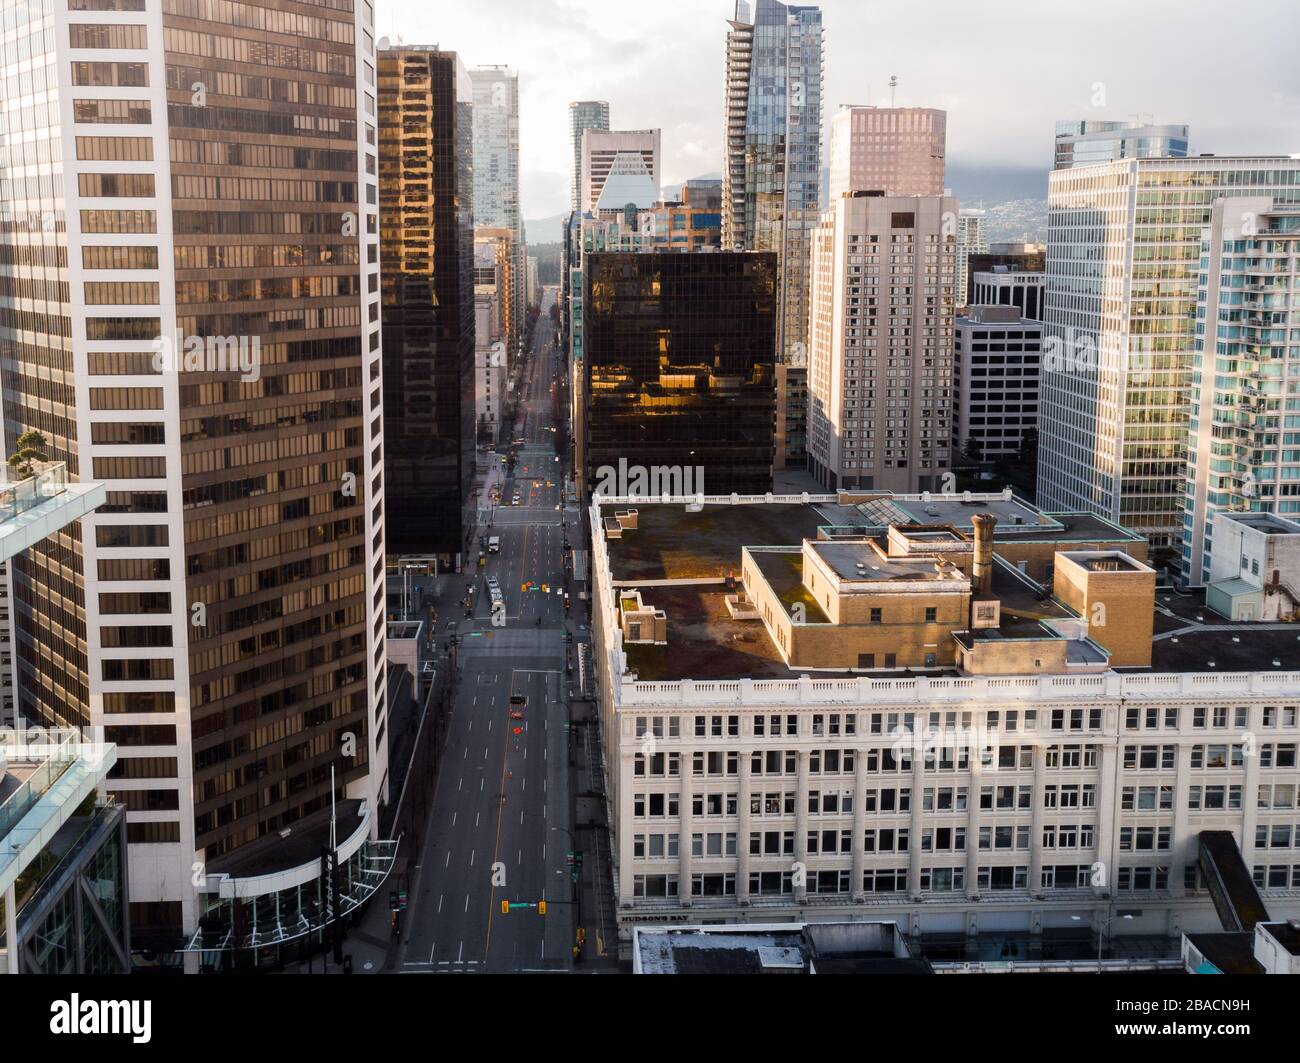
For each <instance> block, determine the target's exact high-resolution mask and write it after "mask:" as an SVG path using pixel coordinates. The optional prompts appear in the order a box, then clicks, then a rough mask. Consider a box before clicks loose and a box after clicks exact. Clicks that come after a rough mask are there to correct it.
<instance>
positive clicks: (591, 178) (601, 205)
mask: <svg viewBox="0 0 1300 1063" xmlns="http://www.w3.org/2000/svg"><path fill="white" fill-rule="evenodd" d="M661 138H662V134H661V132H660V130H658V129H625V130H612V131H611V130H608V129H596V128H591V127H588V128H586V129H584V130H583V132H582V169H581V176H580V178H579V186H580V188H581V192H582V202H581V204H580V212H581V213H583V214H598V213H606V214H612V213H621V212H622V211H623V209H624V208H625V207H626V206H627V205H628V204H629V203H635V204H636V205H637V207H639V208H642V209H644V208H647V207H651V206H653V205H654V203H655V202H656V201H657V200H658V199H659V182H660V181H661V180H662V176H661V175H662V170H661V169H660V165H661V162H660V151H661V145H660V141H661Z"/></svg>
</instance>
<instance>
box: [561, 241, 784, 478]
mask: <svg viewBox="0 0 1300 1063" xmlns="http://www.w3.org/2000/svg"><path fill="white" fill-rule="evenodd" d="M583 273H584V299H583V305H582V312H583V349H584V355H585V358H584V367H585V387H584V388H583V393H584V394H585V395H586V401H587V406H586V410H585V416H584V417H583V418H582V432H583V434H584V440H583V442H582V447H581V452H582V453H583V455H584V457H585V473H586V475H585V481H584V482H585V485H586V487H587V489H588V490H591V489H597V488H599V487H600V486H601V484H602V482H605V483H607V484H608V483H609V478H610V475H611V473H617V471H618V470H619V468H620V460H621V461H622V462H623V468H633V467H639V468H643V469H647V470H649V469H652V468H658V469H681V470H686V469H692V470H699V473H700V475H699V476H698V477H696V478H695V479H693V480H692V481H691V483H692V489H691V490H689V491H679V490H674V491H672V492H671V493H675V494H695V493H699V492H700V491H702V492H703V493H704V494H729V493H731V492H733V491H735V492H738V493H740V494H756V493H758V494H761V493H763V492H765V491H769V490H771V487H772V478H771V465H772V448H773V435H772V433H773V412H774V411H773V398H774V395H775V391H774V388H773V376H772V375H773V361H774V354H775V351H774V341H775V335H776V314H777V305H776V296H777V279H776V256H775V255H774V254H771V253H744V252H740V253H727V252H724V253H720V254H680V253H674V252H656V251H641V252H636V251H633V252H598V253H592V254H588V255H586V256H585V258H584V262H583ZM624 480H626V477H624ZM634 486H635V485H634ZM606 493H626V492H623V491H617V492H608V491H607V492H606ZM652 493H658V492H657V491H656V492H652Z"/></svg>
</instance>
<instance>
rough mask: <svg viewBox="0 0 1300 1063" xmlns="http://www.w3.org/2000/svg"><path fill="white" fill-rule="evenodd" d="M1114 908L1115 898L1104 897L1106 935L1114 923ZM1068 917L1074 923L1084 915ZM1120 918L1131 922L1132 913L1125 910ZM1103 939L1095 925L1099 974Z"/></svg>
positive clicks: (1100, 931)
mask: <svg viewBox="0 0 1300 1063" xmlns="http://www.w3.org/2000/svg"><path fill="white" fill-rule="evenodd" d="M1114 910H1115V898H1114V897H1108V898H1107V899H1106V930H1105V932H1106V934H1107V935H1109V934H1110V930H1111V927H1112V925H1113V923H1114V918H1113V916H1114ZM1070 918H1071V919H1073V920H1074V921H1075V922H1076V923H1078V922H1081V921H1082V920H1083V919H1085V918H1086V916H1082V915H1072V916H1070ZM1120 918H1121V919H1128V920H1129V921H1130V922H1131V921H1132V919H1133V914H1132V913H1131V912H1125V913H1124V914H1123V915H1121V916H1120ZM1105 941H1106V938H1105V937H1103V936H1102V928H1101V927H1100V926H1098V927H1097V973H1098V974H1101V950H1102V946H1103V945H1104V944H1105Z"/></svg>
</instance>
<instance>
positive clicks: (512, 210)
mask: <svg viewBox="0 0 1300 1063" xmlns="http://www.w3.org/2000/svg"><path fill="white" fill-rule="evenodd" d="M470 79H471V81H472V82H473V86H474V227H475V228H500V229H509V230H510V231H511V232H512V233H514V239H515V246H514V250H513V259H514V262H513V271H514V275H515V276H516V277H518V278H519V279H520V283H519V284H516V285H515V286H514V287H513V288H512V290H511V299H512V301H513V304H512V307H511V317H512V318H513V319H514V320H516V321H522V320H523V319H524V302H525V293H524V284H523V278H524V277H525V276H526V275H527V270H528V251H527V247H526V236H525V233H524V220H523V206H522V200H521V199H520V186H519V75H518V74H517V73H515V71H513V70H511V69H510V68H509V67H506V66H483V67H475V68H474V69H472V70H471V71H470ZM511 341H512V342H515V343H516V344H519V343H522V342H523V333H522V331H521V332H519V333H518V334H517V335H512V336H511ZM516 353H518V349H517V347H516V349H515V350H512V351H511V352H510V355H511V357H513V356H514V355H515V354H516Z"/></svg>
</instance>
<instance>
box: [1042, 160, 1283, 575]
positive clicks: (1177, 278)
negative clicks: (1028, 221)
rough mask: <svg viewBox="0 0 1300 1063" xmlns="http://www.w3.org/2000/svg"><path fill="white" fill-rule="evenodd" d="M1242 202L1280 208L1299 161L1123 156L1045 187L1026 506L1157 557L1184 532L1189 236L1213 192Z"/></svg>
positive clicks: (1197, 263)
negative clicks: (1089, 524) (1125, 536)
mask: <svg viewBox="0 0 1300 1063" xmlns="http://www.w3.org/2000/svg"><path fill="white" fill-rule="evenodd" d="M1247 196H1250V197H1264V196H1270V197H1272V199H1273V201H1274V202H1275V203H1276V205H1277V206H1278V207H1284V206H1288V205H1294V204H1295V203H1296V202H1297V201H1300V166H1297V163H1296V161H1295V160H1293V159H1288V158H1285V157H1250V156H1246V157H1232V156H1219V157H1200V158H1188V159H1177V158H1149V159H1125V160H1119V161H1115V162H1103V163H1097V164H1095V165H1092V166H1075V167H1071V168H1069V169H1063V170H1055V171H1053V172H1052V174H1051V175H1050V178H1049V182H1048V215H1047V276H1046V288H1045V291H1044V296H1043V322H1044V325H1045V329H1044V347H1043V351H1044V353H1043V371H1042V377H1041V396H1042V398H1041V402H1040V411H1039V446H1040V453H1044V454H1051V455H1052V460H1051V461H1050V462H1040V463H1039V466H1038V499H1037V500H1038V504H1039V505H1040V506H1042V507H1043V508H1045V509H1047V510H1049V511H1052V512H1091V513H1096V514H1098V515H1099V516H1102V517H1105V518H1106V519H1108V520H1111V521H1114V522H1116V523H1118V524H1122V525H1123V526H1124V527H1126V528H1129V529H1131V530H1133V531H1136V532H1140V533H1142V534H1143V535H1145V536H1147V538H1148V540H1149V542H1150V544H1151V546H1152V547H1153V548H1154V549H1155V550H1156V551H1158V552H1157V553H1156V554H1155V555H1153V556H1154V557H1155V559H1156V560H1157V562H1158V563H1160V564H1162V565H1163V564H1167V563H1168V562H1169V561H1171V560H1173V557H1174V553H1175V551H1177V550H1178V549H1179V547H1180V545H1181V542H1182V540H1183V536H1184V530H1185V529H1184V513H1183V510H1184V506H1185V504H1186V476H1187V447H1188V430H1189V425H1188V417H1189V413H1190V412H1191V400H1192V399H1193V393H1192V383H1193V382H1192V370H1193V355H1194V351H1195V348H1196V343H1197V331H1196V330H1197V326H1198V317H1197V295H1198V288H1199V283H1200V280H1199V278H1200V272H1201V264H1202V263H1201V260H1202V249H1201V242H1202V237H1203V232H1204V229H1205V227H1206V226H1207V225H1208V224H1210V220H1211V216H1212V209H1213V206H1214V201H1215V200H1217V199H1225V198H1226V199H1236V198H1238V197H1247ZM1207 312H1208V310H1207ZM1209 412H1210V411H1209V410H1208V409H1204V410H1202V413H1203V414H1204V415H1208V414H1209Z"/></svg>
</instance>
